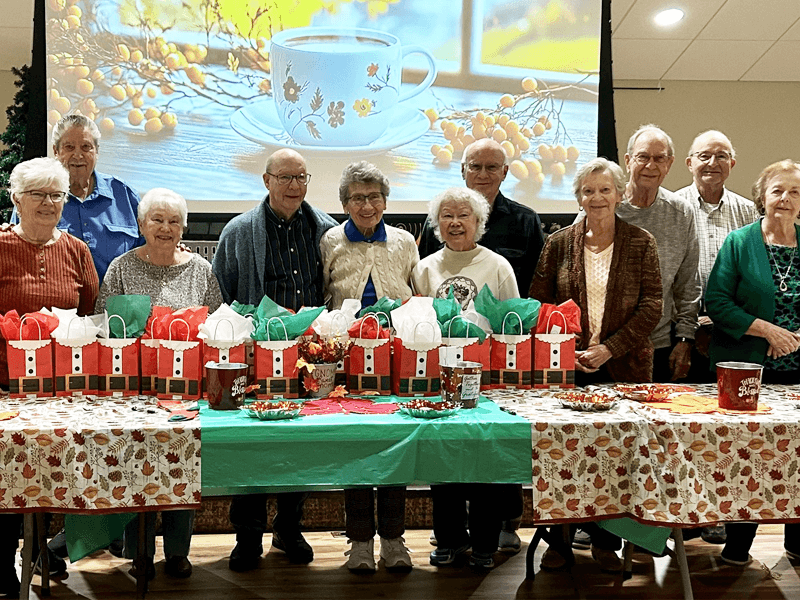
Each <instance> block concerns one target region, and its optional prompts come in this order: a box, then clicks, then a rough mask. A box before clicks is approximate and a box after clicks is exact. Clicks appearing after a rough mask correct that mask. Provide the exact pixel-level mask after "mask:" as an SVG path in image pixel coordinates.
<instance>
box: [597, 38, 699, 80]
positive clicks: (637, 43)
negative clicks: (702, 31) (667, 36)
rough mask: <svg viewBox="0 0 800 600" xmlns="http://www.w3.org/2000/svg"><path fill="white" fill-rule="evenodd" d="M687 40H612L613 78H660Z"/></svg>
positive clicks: (686, 43) (681, 50)
mask: <svg viewBox="0 0 800 600" xmlns="http://www.w3.org/2000/svg"><path fill="white" fill-rule="evenodd" d="M689 43H690V42H689V41H688V40H616V39H615V40H612V41H611V57H612V59H613V61H614V65H613V69H614V79H661V77H662V76H663V75H664V73H665V72H666V71H667V69H669V67H670V65H672V63H674V62H675V60H676V59H677V58H678V56H680V54H681V52H683V50H684V49H685V48H686V46H687V45H688V44H689Z"/></svg>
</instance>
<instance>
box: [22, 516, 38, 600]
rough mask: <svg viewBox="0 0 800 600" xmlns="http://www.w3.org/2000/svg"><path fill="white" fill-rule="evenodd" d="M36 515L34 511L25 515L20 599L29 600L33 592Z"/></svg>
mask: <svg viewBox="0 0 800 600" xmlns="http://www.w3.org/2000/svg"><path fill="white" fill-rule="evenodd" d="M35 519H36V516H35V515H34V514H33V513H25V515H24V517H23V521H22V522H23V528H22V530H23V539H22V581H21V582H20V588H19V597H20V600H28V598H29V596H30V593H31V577H32V576H33V564H32V562H31V559H32V557H33V556H32V555H33V530H34V528H35V526H34V520H35Z"/></svg>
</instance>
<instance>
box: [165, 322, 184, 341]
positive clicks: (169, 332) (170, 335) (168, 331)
mask: <svg viewBox="0 0 800 600" xmlns="http://www.w3.org/2000/svg"><path fill="white" fill-rule="evenodd" d="M178 321H180V322H181V323H183V324H184V325H186V339H185V340H184V341H186V342H188V341H189V324H188V323H187V322H186V321H184V320H183V319H180V318H179V319H173V320H172V322H171V323H170V324H169V328H168V329H167V334H168V335H169V340H170V341H172V326H173V325H175V323H177V322H178Z"/></svg>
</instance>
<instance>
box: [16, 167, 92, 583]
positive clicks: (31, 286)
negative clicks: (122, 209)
mask: <svg viewBox="0 0 800 600" xmlns="http://www.w3.org/2000/svg"><path fill="white" fill-rule="evenodd" d="M9 183H10V189H9V191H10V192H11V201H12V202H13V203H14V209H15V211H16V214H17V217H18V223H17V224H15V225H13V226H12V227H9V228H4V229H3V230H2V231H0V314H5V313H7V312H9V311H11V310H16V311H17V312H18V313H19V314H20V315H22V314H24V313H28V312H35V311H37V310H40V309H42V308H53V307H57V308H64V309H70V308H75V309H77V310H78V314H79V315H86V314H91V312H92V307H93V306H94V302H95V299H96V298H97V287H98V282H97V272H96V271H95V269H94V264H92V256H91V254H90V253H89V249H88V248H87V247H86V244H84V243H83V242H82V241H80V240H78V239H76V238H74V237H72V236H71V235H70V234H68V233H66V232H64V231H59V230H58V229H57V227H56V226H57V225H58V221H59V219H61V212H62V210H63V209H64V203H65V202H66V200H67V190H69V174H68V173H67V171H66V170H65V169H64V167H63V166H61V163H59V162H58V161H57V160H55V159H53V158H34V159H32V160H28V161H25V162H22V163H19V164H18V165H17V166H16V167H14V170H13V171H11V177H10V178H9ZM9 386H11V387H12V391H15V392H17V391H19V390H18V389H14V386H18V382H16V381H15V382H9V377H8V361H7V358H6V341H5V340H4V339H0V387H2V388H4V389H7V388H8V387H9ZM50 391H51V392H52V391H53V390H50ZM20 521H21V515H2V518H0V532H2V533H0V594H4V595H7V596H12V597H16V596H15V594H17V593H19V580H18V579H17V574H16V571H15V569H14V555H15V553H16V549H17V537H18V532H19V523H20ZM51 561H53V562H51V563H50V564H51V572H53V573H55V572H58V573H62V572H63V571H65V570H66V564H65V563H64V561H63V560H61V559H56V558H55V557H52V556H51ZM56 564H57V565H58V567H57V568H56V569H55V570H54V569H53V567H55V566H56Z"/></svg>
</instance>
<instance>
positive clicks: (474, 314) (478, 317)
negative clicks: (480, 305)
mask: <svg viewBox="0 0 800 600" xmlns="http://www.w3.org/2000/svg"><path fill="white" fill-rule="evenodd" d="M461 316H462V317H464V318H465V319H466V320H467V321H472V322H473V323H475V325H477V326H478V327H480V328H481V329H483V330H484V331H485V332H486V333H487V334H488V333H492V326H491V324H490V323H489V319H487V318H486V317H484V316H483V315H482V314H481V313H479V312H478V311H477V310H475V301H474V300H470V301H469V304H468V305H467V308H465V309H464V310H462V311H461Z"/></svg>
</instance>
